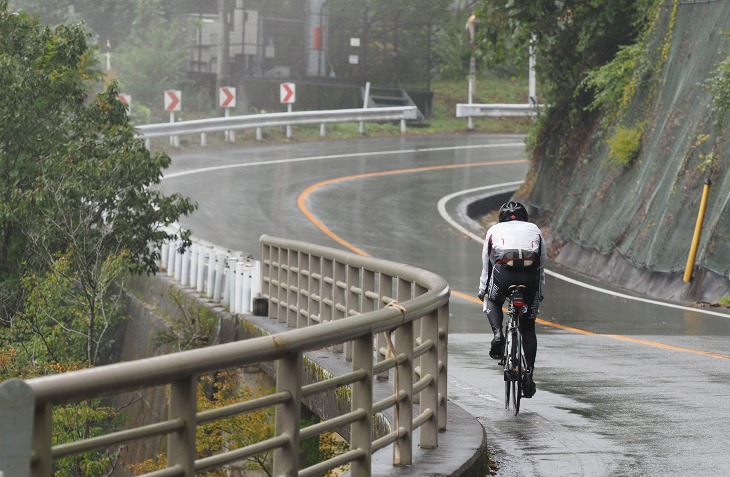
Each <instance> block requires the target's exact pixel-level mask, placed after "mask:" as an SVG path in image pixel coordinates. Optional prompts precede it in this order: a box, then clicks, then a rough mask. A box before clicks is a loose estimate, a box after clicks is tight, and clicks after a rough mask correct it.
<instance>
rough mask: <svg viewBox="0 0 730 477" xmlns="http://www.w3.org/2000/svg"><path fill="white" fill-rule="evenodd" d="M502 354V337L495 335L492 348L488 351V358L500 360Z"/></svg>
mask: <svg viewBox="0 0 730 477" xmlns="http://www.w3.org/2000/svg"><path fill="white" fill-rule="evenodd" d="M503 354H504V337H502V336H499V335H495V336H494V339H493V340H492V347H491V348H490V349H489V357H490V358H492V359H502V355H503Z"/></svg>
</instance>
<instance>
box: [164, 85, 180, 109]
mask: <svg viewBox="0 0 730 477" xmlns="http://www.w3.org/2000/svg"><path fill="white" fill-rule="evenodd" d="M181 102H182V91H177V90H167V91H165V111H180V109H181V106H182V105H181Z"/></svg>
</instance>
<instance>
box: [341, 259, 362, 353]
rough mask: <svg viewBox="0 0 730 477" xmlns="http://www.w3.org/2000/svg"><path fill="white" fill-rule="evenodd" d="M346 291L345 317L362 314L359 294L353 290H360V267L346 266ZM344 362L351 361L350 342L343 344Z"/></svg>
mask: <svg viewBox="0 0 730 477" xmlns="http://www.w3.org/2000/svg"><path fill="white" fill-rule="evenodd" d="M346 273H347V280H346V282H347V289H346V290H345V309H346V310H347V311H346V312H345V317H348V316H351V315H352V314H353V313H362V301H361V299H360V294H359V293H358V292H356V291H355V290H362V280H361V279H362V277H361V275H360V267H353V266H352V265H349V264H348V265H347V272H346ZM345 360H347V361H352V342H351V341H349V342H347V343H345Z"/></svg>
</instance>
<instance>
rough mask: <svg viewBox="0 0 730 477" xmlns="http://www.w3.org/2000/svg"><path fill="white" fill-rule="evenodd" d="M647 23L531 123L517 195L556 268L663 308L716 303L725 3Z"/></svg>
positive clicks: (725, 210) (729, 178)
mask: <svg viewBox="0 0 730 477" xmlns="http://www.w3.org/2000/svg"><path fill="white" fill-rule="evenodd" d="M647 12H649V14H648V15H647V16H646V18H647V21H646V22H645V23H644V24H643V25H642V27H641V28H640V29H639V31H638V34H637V36H636V39H635V41H633V42H632V43H631V44H628V45H620V46H619V48H618V49H617V52H616V54H615V55H614V56H613V59H612V60H611V61H609V62H607V63H605V64H603V65H600V66H598V67H595V68H593V69H592V70H590V71H589V72H588V73H587V74H586V75H584V79H583V81H582V82H581V84H580V85H578V86H577V87H576V89H575V94H574V97H575V98H576V99H575V100H574V101H573V102H572V103H569V102H563V103H557V104H556V107H553V108H551V109H550V110H549V111H548V112H547V114H545V115H544V117H543V118H542V119H541V122H540V125H539V126H538V128H536V131H535V132H534V134H533V136H532V155H533V164H532V169H531V172H530V176H529V178H530V180H529V181H528V183H527V184H526V186H525V187H523V190H521V191H520V194H521V195H522V196H523V197H524V199H525V200H526V201H527V202H528V203H529V204H530V205H531V206H532V208H533V209H534V210H535V211H536V212H537V213H536V214H535V216H536V217H537V218H538V220H539V221H540V223H541V224H542V225H543V226H545V227H546V228H547V229H548V230H549V232H550V236H551V238H552V241H553V243H554V244H555V247H554V250H553V252H554V254H555V255H556V259H557V261H559V262H562V263H565V264H567V265H569V266H571V267H573V268H578V269H580V270H582V271H585V272H587V273H590V274H593V275H599V276H602V277H603V278H606V279H609V280H611V281H613V282H615V283H616V284H618V285H621V286H624V287H627V288H631V289H635V290H639V291H645V292H650V293H652V294H653V295H656V296H663V297H664V298H667V299H672V300H677V301H695V300H700V301H710V302H717V301H718V300H720V299H721V298H722V297H723V296H725V295H727V294H728V290H730V281H729V280H728V273H729V270H730V247H728V245H727V244H728V243H730V173H729V172H728V170H729V169H730V167H729V166H730V158H729V157H728V153H729V152H730V149H729V148H728V144H727V140H726V138H727V133H728V126H729V123H730V121H729V120H728V114H727V111H728V109H730V48H729V47H730V2H726V1H721V2H680V1H670V2H666V1H665V2H654V5H653V6H651V8H649V9H647ZM581 95H582V96H583V97H585V96H587V97H588V98H589V99H588V100H585V98H583V105H580V104H579V105H576V103H578V102H579V101H580V100H581ZM584 105H585V106H584ZM708 181H709V182H711V183H712V186H711V189H710V194H709V198H708V201H707V210H706V215H705V217H704V229H703V231H702V236H701V240H700V242H699V248H698V253H697V256H696V261H695V269H694V273H693V278H692V282H691V284H690V285H687V284H684V283H683V282H682V274H683V272H684V269H685V264H686V263H687V258H688V253H689V250H690V244H691V241H692V237H693V232H694V228H695V222H696V219H697V214H698V210H699V207H700V200H701V196H702V191H703V187H704V184H705V183H706V182H708Z"/></svg>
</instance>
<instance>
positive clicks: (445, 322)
mask: <svg viewBox="0 0 730 477" xmlns="http://www.w3.org/2000/svg"><path fill="white" fill-rule="evenodd" d="M438 330H439V331H438V360H439V361H438V373H439V377H438V390H439V395H438V400H439V410H438V421H439V431H445V430H446V397H447V387H446V384H447V378H448V371H449V369H448V368H449V366H448V361H449V350H448V345H449V303H448V302H447V303H446V304H445V305H442V306H440V307H439V309H438Z"/></svg>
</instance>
